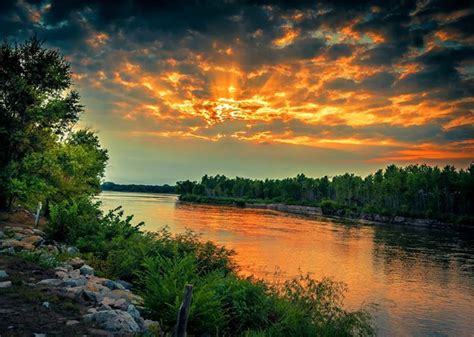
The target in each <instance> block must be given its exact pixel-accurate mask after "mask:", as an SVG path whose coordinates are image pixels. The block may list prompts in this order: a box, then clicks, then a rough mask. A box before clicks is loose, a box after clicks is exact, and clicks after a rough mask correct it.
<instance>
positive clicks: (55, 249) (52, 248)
mask: <svg viewBox="0 0 474 337" xmlns="http://www.w3.org/2000/svg"><path fill="white" fill-rule="evenodd" d="M46 249H47V250H48V252H51V253H55V254H57V253H59V249H58V247H56V246H55V245H47V246H46Z"/></svg>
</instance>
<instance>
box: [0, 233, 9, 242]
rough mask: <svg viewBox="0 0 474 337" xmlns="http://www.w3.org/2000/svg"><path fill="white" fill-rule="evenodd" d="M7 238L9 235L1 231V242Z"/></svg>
mask: <svg viewBox="0 0 474 337" xmlns="http://www.w3.org/2000/svg"><path fill="white" fill-rule="evenodd" d="M6 237H7V235H6V234H5V233H4V232H3V231H0V240H1V239H4V238H6Z"/></svg>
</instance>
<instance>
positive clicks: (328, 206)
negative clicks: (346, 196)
mask: <svg viewBox="0 0 474 337" xmlns="http://www.w3.org/2000/svg"><path fill="white" fill-rule="evenodd" d="M338 209H339V206H338V204H337V203H335V202H334V201H332V200H328V199H325V200H323V201H321V210H322V212H323V214H324V215H332V214H335V213H336V211H337V210H338Z"/></svg>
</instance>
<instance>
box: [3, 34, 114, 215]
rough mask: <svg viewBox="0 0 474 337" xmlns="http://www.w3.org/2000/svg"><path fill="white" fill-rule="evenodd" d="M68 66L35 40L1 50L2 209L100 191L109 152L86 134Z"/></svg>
mask: <svg viewBox="0 0 474 337" xmlns="http://www.w3.org/2000/svg"><path fill="white" fill-rule="evenodd" d="M71 85H72V80H71V71H70V66H69V63H68V62H67V61H66V60H65V59H64V57H63V56H62V55H61V54H60V53H59V52H58V51H56V50H52V49H47V48H44V47H43V44H42V42H41V41H39V40H38V39H37V38H32V39H30V40H28V41H26V42H25V43H23V44H9V43H7V42H4V43H3V44H2V45H1V46H0V208H8V207H10V206H12V205H13V203H14V202H16V201H20V202H23V203H24V204H29V203H33V202H36V201H43V202H46V203H50V202H57V201H59V200H62V199H64V198H66V199H67V198H71V197H72V196H80V195H92V194H94V193H97V192H99V191H100V179H101V178H102V176H103V174H104V170H105V164H106V161H107V152H106V150H104V149H102V148H101V147H100V144H99V141H98V139H97V137H96V136H95V135H94V134H93V133H92V132H91V131H87V130H79V131H75V132H74V131H73V127H74V126H75V124H76V123H77V121H78V119H79V116H80V114H81V112H82V111H83V107H82V105H80V103H79V94H78V93H77V92H76V91H74V90H71Z"/></svg>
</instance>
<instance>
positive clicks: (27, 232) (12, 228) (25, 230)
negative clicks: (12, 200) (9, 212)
mask: <svg viewBox="0 0 474 337" xmlns="http://www.w3.org/2000/svg"><path fill="white" fill-rule="evenodd" d="M4 230H5V231H10V232H14V233H19V234H24V235H33V234H34V232H33V230H32V229H31V228H27V227H17V226H5V227H4Z"/></svg>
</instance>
